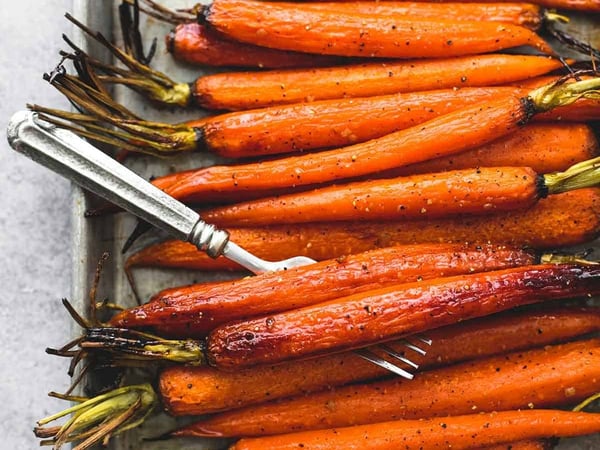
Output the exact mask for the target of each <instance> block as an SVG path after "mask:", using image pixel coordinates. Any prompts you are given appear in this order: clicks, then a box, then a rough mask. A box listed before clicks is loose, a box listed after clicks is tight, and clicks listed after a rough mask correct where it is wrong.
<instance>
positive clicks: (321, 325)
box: [206, 265, 600, 370]
mask: <svg viewBox="0 0 600 450" xmlns="http://www.w3.org/2000/svg"><path fill="white" fill-rule="evenodd" d="M596 292H600V268H593V267H576V266H570V265H541V266H525V267H518V268H514V269H505V270H500V271H493V272H484V273H478V274H473V275H461V276H456V277H448V278H438V279H435V280H429V281H426V282H422V283H407V284H403V285H398V286H392V287H388V288H383V289H378V290H375V291H368V292H363V293H360V294H356V295H351V296H348V297H343V298H341V299H335V300H330V301H328V302H324V303H319V304H317V305H313V306H308V307H304V308H299V309H295V310H291V311H286V312H282V313H278V314H272V315H269V316H267V317H262V318H256V319H251V320H246V321H243V322H239V323H232V324H227V325H223V326H221V327H218V328H217V329H215V330H213V331H212V332H211V333H210V335H209V336H208V339H207V344H206V349H207V357H208V358H209V362H210V364H211V365H214V366H216V367H219V368H222V369H227V370H233V369H239V368H241V367H251V366H257V365H260V364H272V363H276V362H283V361H286V360H291V359H302V358H308V357H313V356H319V355H323V354H324V353H335V352H341V351H345V350H351V349H354V348H359V347H364V346H368V345H372V344H376V343H378V342H382V341H386V340H390V339H395V338H399V337H402V336H407V335H411V334H415V333H420V332H423V331H426V330H430V329H433V328H437V327H440V326H444V325H450V324H452V323H456V322H457V321H460V320H466V319H471V318H475V317H482V316H485V315H489V314H493V313H495V312H500V311H504V310H507V309H510V308H513V307H516V306H520V305H526V304H531V303H537V302H541V301H548V300H556V299H561V298H568V297H577V296H582V295H589V294H592V295H594V294H595V293H596Z"/></svg>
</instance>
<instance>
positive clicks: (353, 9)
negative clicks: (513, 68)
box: [278, 1, 544, 30]
mask: <svg viewBox="0 0 600 450" xmlns="http://www.w3.org/2000/svg"><path fill="white" fill-rule="evenodd" d="M278 4H279V5H287V6H291V5H294V4H292V3H283V2H280V3H278ZM297 5H298V4H297V3H296V4H295V5H294V6H297ZM302 8H304V9H308V10H311V11H333V12H339V13H344V14H346V13H350V14H352V13H360V14H369V15H372V16H373V15H383V16H388V17H389V16H406V15H409V16H411V17H430V18H436V19H439V18H443V19H444V20H466V21H481V22H504V23H512V24H515V25H521V26H524V27H527V28H529V29H532V30H537V29H538V28H539V27H540V26H541V24H542V21H543V20H544V15H543V11H542V10H541V8H540V7H539V6H537V5H534V4H531V3H452V2H448V3H427V2H403V1H385V2H373V1H344V2H329V1H325V2H318V3H316V2H315V3H304V4H302Z"/></svg>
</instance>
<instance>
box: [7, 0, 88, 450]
mask: <svg viewBox="0 0 600 450" xmlns="http://www.w3.org/2000/svg"><path fill="white" fill-rule="evenodd" d="M96 1H99V0H96ZM71 3H72V2H71V0H43V1H41V0H19V1H16V2H13V1H10V2H8V1H5V2H2V20H1V21H0V36H2V48H1V49H0V135H1V137H0V147H1V148H0V289H1V291H0V342H1V343H0V401H1V405H0V436H1V438H0V442H1V444H0V448H2V449H12V450H23V449H27V450H30V449H34V448H38V442H37V440H36V439H35V437H34V436H33V433H32V428H33V426H34V423H35V420H36V419H38V418H41V417H44V416H45V415H48V414H51V413H53V412H55V411H57V410H58V409H59V408H62V407H64V406H65V403H64V402H61V401H59V400H56V399H51V398H48V397H47V396H46V394H47V392H48V391H50V390H57V391H64V390H65V389H66V388H67V387H68V385H69V379H68V377H67V375H66V369H67V362H66V361H65V360H61V359H59V358H56V357H51V356H48V355H46V354H45V353H44V349H45V348H46V347H47V346H58V345H60V344H61V343H64V342H66V339H67V338H68V332H69V324H68V319H67V316H66V314H65V311H64V310H63V308H62V306H61V305H60V299H61V297H66V296H68V295H69V293H70V289H71V264H70V263H71V261H70V251H71V249H70V225H69V209H70V185H69V183H68V182H67V181H66V180H64V179H62V178H60V177H59V176H58V175H55V174H53V173H51V172H49V171H48V170H46V169H44V168H42V167H40V166H38V165H36V164H35V163H33V162H31V161H29V160H28V159H26V158H24V157H22V156H20V155H18V154H16V153H15V152H13V151H12V150H10V149H9V147H8V144H7V143H6V132H5V130H6V123H7V122H8V119H9V118H10V116H11V115H12V113H13V112H15V111H17V110H19V109H23V108H24V107H25V104H26V103H27V102H32V103H39V104H42V105H48V106H55V107H63V108H64V107H67V105H66V104H65V102H64V101H63V100H62V98H61V96H60V95H59V94H58V92H56V91H55V90H54V89H53V88H52V87H50V86H49V85H48V84H47V83H46V82H44V81H43V80H42V77H41V75H42V73H43V72H44V71H48V70H50V69H51V68H52V67H53V66H54V65H56V63H57V61H58V55H57V52H58V50H59V49H60V48H61V47H62V45H61V33H63V32H69V31H70V29H71V27H70V25H69V24H68V23H67V21H66V20H65V19H63V18H62V15H63V14H64V13H65V12H66V11H70V10H71Z"/></svg>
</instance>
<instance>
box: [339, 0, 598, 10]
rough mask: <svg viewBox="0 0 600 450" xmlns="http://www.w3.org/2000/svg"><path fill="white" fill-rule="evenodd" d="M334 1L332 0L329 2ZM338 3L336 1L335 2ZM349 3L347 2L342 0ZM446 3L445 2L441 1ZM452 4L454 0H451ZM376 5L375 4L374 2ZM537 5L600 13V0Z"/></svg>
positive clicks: (538, 0)
mask: <svg viewBox="0 0 600 450" xmlns="http://www.w3.org/2000/svg"><path fill="white" fill-rule="evenodd" d="M329 1H332V0H329ZM333 1H336V0H333ZM340 1H343V2H345V1H347V0H340ZM440 1H445V0H440ZM471 1H474V2H477V1H478V0H465V3H469V2H471ZM504 1H507V0H499V1H498V3H501V2H504ZM450 2H452V0H450ZM374 3H375V2H374ZM532 3H535V4H536V5H541V6H545V7H546V8H557V9H573V10H579V11H588V12H593V11H596V12H599V11H600V1H598V0H535V1H534V2H532Z"/></svg>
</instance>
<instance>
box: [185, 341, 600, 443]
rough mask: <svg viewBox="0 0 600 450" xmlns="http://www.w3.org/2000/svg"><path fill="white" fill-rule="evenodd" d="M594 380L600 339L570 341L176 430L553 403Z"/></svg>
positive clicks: (288, 426)
mask: <svg viewBox="0 0 600 450" xmlns="http://www.w3.org/2000/svg"><path fill="white" fill-rule="evenodd" d="M599 378H600V341H599V340H589V341H582V342H573V343H569V344H564V345H556V346H549V347H545V348H541V349H539V348H538V349H534V350H529V351H526V352H514V353H509V354H505V355H500V356H494V357H491V358H486V359H482V360H476V361H469V362H465V363H461V364H458V365H454V366H449V367H444V368H441V369H436V370H432V371H428V372H424V373H421V374H419V376H417V377H415V378H414V379H413V380H410V381H407V380H405V379H400V378H392V379H388V380H383V381H373V382H370V383H366V384H353V385H350V386H345V387H338V388H336V389H334V390H329V391H323V392H318V393H314V394H310V395H299V396H296V397H292V398H289V399H284V400H280V401H278V402H267V403H263V404H261V405H253V406H248V407H245V408H241V409H235V410H232V411H227V412H223V413H220V414H216V415H213V416H211V417H208V418H206V419H204V420H200V421H198V422H195V423H193V424H191V425H189V426H185V427H184V428H182V429H180V430H178V431H177V432H176V435H177V436H215V437H216V436H223V437H241V436H264V435H273V434H284V433H293V432H297V431H306V430H319V429H324V428H338V427H348V426H354V425H363V424H368V423H376V422H385V421H388V420H399V419H421V418H430V417H443V416H448V415H460V414H469V413H471V412H472V411H480V412H492V411H507V410H511V409H523V408H534V407H535V408H548V407H557V406H561V405H564V404H565V403H576V402H578V401H581V400H583V399H585V398H586V397H589V396H590V395H593V394H594V393H596V392H597V390H598V383H597V380H598V379H599ZM540 437H541V436H540ZM509 439H510V438H509Z"/></svg>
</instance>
